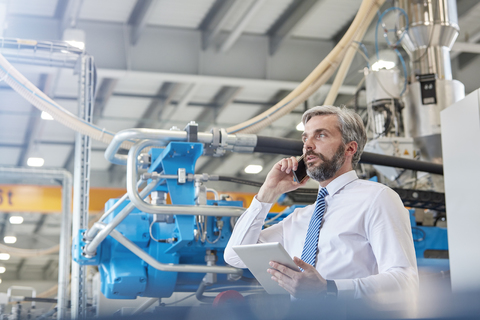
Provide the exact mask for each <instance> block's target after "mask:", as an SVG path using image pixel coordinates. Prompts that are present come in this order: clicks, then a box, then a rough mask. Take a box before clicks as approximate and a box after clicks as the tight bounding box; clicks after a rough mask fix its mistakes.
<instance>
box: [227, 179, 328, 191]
mask: <svg viewBox="0 0 480 320" xmlns="http://www.w3.org/2000/svg"><path fill="white" fill-rule="evenodd" d="M218 181H227V182H233V183H239V184H245V185H248V186H253V187H258V188H260V187H261V186H262V185H263V182H257V181H252V180H245V179H240V178H236V177H227V176H218ZM290 193H302V194H303V193H314V194H317V193H318V189H311V188H298V189H296V190H293V191H290Z"/></svg>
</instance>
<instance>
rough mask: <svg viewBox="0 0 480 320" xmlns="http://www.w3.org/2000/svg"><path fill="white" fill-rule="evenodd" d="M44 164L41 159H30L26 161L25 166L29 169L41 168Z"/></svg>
mask: <svg viewBox="0 0 480 320" xmlns="http://www.w3.org/2000/svg"><path fill="white" fill-rule="evenodd" d="M44 163H45V160H44V159H43V158H34V157H30V158H28V160H27V165H28V166H29V167H41V166H43V164H44Z"/></svg>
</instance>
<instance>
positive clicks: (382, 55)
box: [370, 49, 398, 71]
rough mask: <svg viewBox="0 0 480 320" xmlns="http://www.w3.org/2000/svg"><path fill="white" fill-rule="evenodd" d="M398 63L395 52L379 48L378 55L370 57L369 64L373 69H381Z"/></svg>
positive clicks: (389, 67)
mask: <svg viewBox="0 0 480 320" xmlns="http://www.w3.org/2000/svg"><path fill="white" fill-rule="evenodd" d="M397 63H398V57H397V54H396V53H395V52H394V51H393V50H389V49H385V50H380V51H379V52H378V55H375V57H372V59H370V65H371V66H372V70H373V71H378V70H381V69H387V70H390V69H393V68H395V66H396V65H397Z"/></svg>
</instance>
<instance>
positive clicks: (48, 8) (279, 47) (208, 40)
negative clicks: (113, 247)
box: [0, 0, 480, 279]
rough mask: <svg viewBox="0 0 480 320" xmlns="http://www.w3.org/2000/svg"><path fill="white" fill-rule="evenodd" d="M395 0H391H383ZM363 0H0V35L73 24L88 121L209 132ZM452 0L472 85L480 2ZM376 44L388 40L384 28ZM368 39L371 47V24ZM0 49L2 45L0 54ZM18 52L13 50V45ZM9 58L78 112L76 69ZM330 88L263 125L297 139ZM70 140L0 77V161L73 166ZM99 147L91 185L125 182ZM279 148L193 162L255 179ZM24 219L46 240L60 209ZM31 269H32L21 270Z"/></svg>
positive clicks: (295, 74)
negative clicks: (87, 79) (91, 88)
mask: <svg viewBox="0 0 480 320" xmlns="http://www.w3.org/2000/svg"><path fill="white" fill-rule="evenodd" d="M391 2H392V1H387V3H386V4H385V6H384V8H383V9H385V8H387V7H388V6H391V5H392V3H391ZM360 3H361V0H101V1H99V0H10V1H0V9H2V8H4V9H5V15H3V16H2V15H1V14H0V36H3V37H4V38H17V39H29V40H38V41H62V39H63V37H64V34H66V33H65V32H66V30H67V33H68V32H69V31H68V30H70V29H77V30H81V33H83V34H84V43H85V51H86V53H87V54H89V55H91V56H93V57H94V60H95V65H96V71H97V79H96V97H95V105H94V115H93V122H94V124H96V125H97V126H99V127H101V128H106V129H107V130H110V131H114V132H118V131H120V130H123V129H128V128H135V127H140V128H158V129H170V128H171V127H173V126H176V127H178V128H180V129H183V128H184V127H185V125H186V124H187V123H189V122H190V121H196V122H197V123H198V124H199V129H200V130H201V131H210V129H211V128H212V127H220V128H226V127H230V126H232V125H235V124H238V123H240V122H242V121H245V120H248V119H250V118H252V117H254V116H256V115H258V114H259V113H261V112H263V111H265V110H266V109H268V108H269V107H271V106H272V105H274V104H275V103H276V102H278V101H279V100H281V99H282V98H283V97H285V96H286V95H287V94H288V93H289V92H290V91H291V90H292V89H294V88H295V87H296V86H297V85H298V84H299V83H300V82H301V81H302V80H303V79H304V78H305V77H306V76H307V75H308V74H309V73H310V71H311V70H313V69H314V68H315V66H316V65H317V64H318V63H319V62H320V61H322V60H323V59H324V58H325V57H326V55H327V54H328V53H329V52H330V51H331V50H332V48H333V47H334V46H335V45H336V44H337V43H338V41H339V40H340V39H341V37H342V36H343V34H344V33H345V32H346V30H347V28H348V26H349V25H350V23H351V22H352V20H353V19H354V16H355V14H356V12H357V10H358V8H359V6H360ZM457 5H458V15H459V25H460V28H461V31H460V35H459V37H458V39H457V43H456V44H455V46H454V51H453V52H452V55H451V56H452V69H453V75H454V79H457V80H459V81H461V82H463V83H464V84H465V86H466V93H467V94H468V93H470V92H471V91H473V90H475V89H477V88H479V87H480V60H479V55H478V53H480V50H479V45H478V44H476V43H477V41H479V40H480V19H479V17H480V3H479V2H478V1H475V0H458V1H457ZM0 11H2V10H0ZM380 43H381V45H382V46H383V47H385V45H384V42H383V41H382V40H381V39H380ZM364 44H365V46H366V48H367V51H368V53H370V55H372V56H373V53H374V51H375V50H374V29H373V27H371V28H370V30H369V31H368V32H367V34H366V36H365V39H364ZM2 50H3V49H2V48H1V46H0V53H1V52H2ZM10 53H11V52H10ZM22 54H23V53H22V51H21V50H18V56H21V55H22ZM403 54H404V55H405V57H407V56H406V54H405V53H404V52H403ZM14 66H15V67H16V68H18V70H20V72H21V73H22V74H24V75H25V77H27V78H28V79H29V80H30V81H31V82H32V83H34V84H35V85H36V86H37V87H38V88H39V89H41V90H42V91H44V92H45V93H46V94H47V95H48V96H49V97H51V98H52V99H53V100H55V101H56V102H57V103H58V104H60V105H61V106H62V107H64V108H66V109H67V110H69V111H70V112H72V113H75V114H77V113H78V96H79V93H78V90H79V88H78V74H77V73H76V72H75V70H73V69H70V68H57V67H52V66H39V65H36V64H35V61H34V60H32V61H31V62H30V63H28V64H27V63H23V64H22V63H14ZM365 66H366V61H365V59H364V57H363V56H362V55H357V57H356V58H355V59H354V61H353V63H352V67H351V68H350V72H349V74H348V75H347V78H346V81H345V83H344V85H343V86H342V87H341V89H340V92H339V96H338V98H337V100H336V102H335V104H336V105H339V104H345V105H347V106H352V107H353V105H354V94H355V92H356V91H357V89H358V87H359V86H361V81H362V79H363V73H362V70H363V68H364V67H365ZM331 81H332V80H330V81H329V83H331ZM329 88H330V85H329V84H326V85H324V86H323V87H321V88H320V89H319V90H318V91H317V92H316V93H315V94H313V95H312V96H311V97H310V98H309V99H308V100H307V101H306V102H305V104H302V105H300V106H299V107H298V108H297V109H296V110H294V112H292V113H290V114H289V115H287V116H285V117H283V118H281V119H280V120H278V121H276V122H275V123H273V124H272V125H270V126H269V127H266V128H264V129H263V130H262V131H261V132H259V134H261V135H266V136H276V137H289V138H299V137H300V134H301V133H300V132H299V131H297V130H296V129H295V127H296V125H297V124H298V123H299V122H300V119H301V115H302V113H303V111H304V109H305V108H308V107H311V106H314V105H318V104H322V103H323V101H324V99H325V97H326V95H327V93H328V90H329ZM360 100H362V99H360ZM363 100H364V99H363ZM364 105H365V102H364V101H360V102H359V106H358V108H359V110H360V112H361V113H362V112H364V111H363V109H364ZM74 143H75V133H74V131H72V130H71V129H69V128H67V127H65V126H63V125H62V124H60V123H57V122H55V121H49V120H44V119H42V118H41V112H40V111H39V110H38V109H36V108H35V107H34V106H32V105H31V104H29V103H28V102H27V101H26V100H24V99H23V98H22V97H21V96H20V95H19V94H17V93H16V92H15V91H13V90H12V89H11V88H10V87H9V86H8V85H7V84H5V82H0V166H2V167H11V166H26V165H27V160H28V158H29V157H32V156H37V157H42V158H44V159H45V163H44V168H65V169H67V170H70V171H73V164H74ZM105 148H106V145H105V144H102V143H100V142H96V141H95V142H94V143H93V147H92V153H91V166H90V167H91V172H92V174H91V185H92V186H93V187H115V188H124V187H125V168H124V167H123V166H118V165H113V164H111V163H109V162H108V161H107V160H105V158H104V151H105ZM278 157H279V156H271V155H262V154H234V155H227V156H225V157H223V158H215V159H212V158H207V157H202V158H200V160H199V161H198V163H197V167H196V168H197V172H200V173H201V172H207V173H210V174H220V175H228V176H237V177H241V178H244V179H254V180H257V181H261V180H262V179H263V178H264V176H265V175H266V173H267V172H268V168H269V167H271V166H272V164H273V163H274V162H275V161H277V160H278ZM253 159H256V160H257V161H262V162H263V164H264V167H265V168H266V169H264V170H263V171H262V172H261V173H259V174H258V175H256V176H254V177H252V176H250V175H248V174H246V173H245V172H244V171H243V170H244V168H245V166H246V165H247V164H248V163H249V162H251V161H253ZM4 182H6V183H9V181H4ZM15 182H18V181H15ZM22 182H23V183H28V181H22ZM225 188H226V189H229V188H230V189H231V188H232V186H228V185H227V186H226V187H225ZM8 218H9V214H7V213H3V216H2V217H0V220H2V221H3V224H2V222H1V221H0V225H1V228H0V233H1V234H0V236H2V237H1V238H3V235H4V234H5V233H6V232H8V231H9V230H10V229H12V226H10V225H9V224H8V223H7V221H8ZM24 218H25V223H24V224H22V225H21V226H15V228H16V229H15V232H16V233H17V234H20V235H22V234H23V235H25V236H24V237H22V238H21V239H20V237H19V241H18V243H17V245H18V246H19V247H24V248H31V247H45V246H48V245H49V244H52V243H55V242H56V241H58V234H59V226H60V221H59V219H60V217H59V216H58V215H46V214H38V213H29V214H24ZM12 230H13V229H12ZM55 259H56V258H55V257H54V256H51V257H45V258H41V259H39V258H36V259H26V258H12V259H11V260H10V261H9V262H8V264H10V265H12V266H14V267H15V269H16V270H17V271H16V272H15V273H12V274H11V277H13V278H21V277H22V276H24V277H29V276H31V277H33V278H36V279H43V278H45V277H51V274H52V268H53V269H54V266H55V265H56V260H55ZM52 266H53V267H52ZM29 268H30V269H29ZM27 269H28V270H32V272H24V271H25V270H27ZM33 271H35V272H33ZM53 273H54V272H53Z"/></svg>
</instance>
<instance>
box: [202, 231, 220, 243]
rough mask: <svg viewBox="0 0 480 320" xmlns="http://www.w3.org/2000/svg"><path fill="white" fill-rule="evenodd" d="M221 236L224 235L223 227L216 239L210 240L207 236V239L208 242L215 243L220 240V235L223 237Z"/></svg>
mask: <svg viewBox="0 0 480 320" xmlns="http://www.w3.org/2000/svg"><path fill="white" fill-rule="evenodd" d="M221 236H222V229H220V230H219V232H218V237H217V238H216V239H215V240H213V241H210V240H208V238H206V239H207V242H208V243H211V244H214V243H217V242H218V240H220V237H221Z"/></svg>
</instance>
